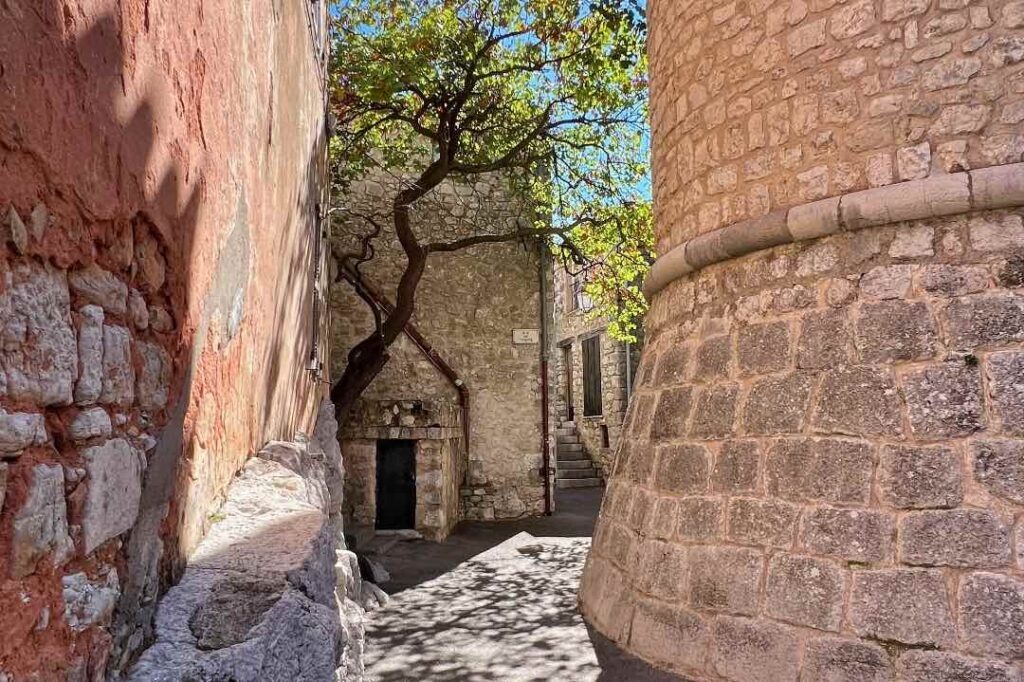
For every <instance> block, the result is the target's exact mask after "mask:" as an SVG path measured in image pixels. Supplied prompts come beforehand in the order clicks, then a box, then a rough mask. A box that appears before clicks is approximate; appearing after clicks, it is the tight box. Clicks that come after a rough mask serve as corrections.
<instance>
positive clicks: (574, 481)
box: [555, 478, 601, 488]
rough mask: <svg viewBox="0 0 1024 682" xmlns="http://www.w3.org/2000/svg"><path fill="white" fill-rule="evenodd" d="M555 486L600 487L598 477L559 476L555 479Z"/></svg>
mask: <svg viewBox="0 0 1024 682" xmlns="http://www.w3.org/2000/svg"><path fill="white" fill-rule="evenodd" d="M555 487H556V488H600V487H601V479H600V478H560V479H558V480H557V481H555Z"/></svg>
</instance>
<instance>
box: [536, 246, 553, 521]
mask: <svg viewBox="0 0 1024 682" xmlns="http://www.w3.org/2000/svg"><path fill="white" fill-rule="evenodd" d="M545 254H546V247H545V244H544V240H543V239H538V240H537V255H538V258H537V275H538V279H539V281H540V305H539V306H538V310H539V312H540V424H541V426H540V431H541V433H540V447H541V462H542V463H541V469H540V471H541V478H542V479H543V481H544V515H545V516H551V449H550V445H551V439H550V436H549V431H550V430H551V425H550V423H549V422H548V410H549V409H550V408H549V406H548V405H549V397H548V390H549V386H548V286H547V284H548V283H547V273H546V272H545V264H546V262H547V259H546V258H545Z"/></svg>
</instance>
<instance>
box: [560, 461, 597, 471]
mask: <svg viewBox="0 0 1024 682" xmlns="http://www.w3.org/2000/svg"><path fill="white" fill-rule="evenodd" d="M558 468H559V470H562V469H590V468H592V463H591V461H590V460H589V459H560V460H558Z"/></svg>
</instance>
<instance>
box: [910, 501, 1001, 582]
mask: <svg viewBox="0 0 1024 682" xmlns="http://www.w3.org/2000/svg"><path fill="white" fill-rule="evenodd" d="M899 553H900V560H901V561H902V562H903V563H905V564H910V565H919V566H956V567H961V568H998V567H1000V566H1006V565H1008V564H1009V563H1010V531H1009V529H1008V528H1007V526H1006V524H1004V523H1003V521H1002V519H1000V518H999V516H997V515H996V514H995V513H993V512H991V511H983V510H976V509H948V510H941V511H920V512H913V513H911V514H908V515H906V516H904V517H903V519H901V521H900V530H899Z"/></svg>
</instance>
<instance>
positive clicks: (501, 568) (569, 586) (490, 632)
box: [365, 490, 679, 682]
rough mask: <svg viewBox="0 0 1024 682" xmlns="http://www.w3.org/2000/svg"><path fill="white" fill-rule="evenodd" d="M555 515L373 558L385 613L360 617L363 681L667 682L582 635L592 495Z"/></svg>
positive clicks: (569, 499) (571, 497)
mask: <svg viewBox="0 0 1024 682" xmlns="http://www.w3.org/2000/svg"><path fill="white" fill-rule="evenodd" d="M568 493H569V494H567V495H562V496H560V497H559V500H558V502H559V508H560V511H559V513H557V514H555V515H553V516H551V517H546V518H539V519H528V520H524V521H517V522H494V523H476V522H474V523H464V524H460V526H459V527H458V528H457V529H456V532H455V533H454V534H453V535H452V536H451V537H450V538H449V539H448V540H447V541H446V542H444V543H430V542H425V541H421V540H416V541H403V542H399V543H396V544H394V545H393V546H391V547H390V548H388V549H387V550H386V552H385V553H384V554H383V556H382V557H380V558H381V559H382V561H383V563H384V565H385V566H386V568H387V569H388V570H389V571H390V572H391V573H392V581H391V582H390V583H388V584H386V585H383V586H382V587H384V588H385V589H387V590H388V592H391V593H392V601H391V603H390V604H389V605H388V606H387V607H386V608H384V609H380V610H378V611H375V612H373V613H372V614H369V615H368V622H367V632H366V652H365V661H366V679H367V680H368V681H370V682H405V681H410V682H412V681H416V682H478V681H479V682H483V681H485V680H486V681H493V682H547V681H551V682H561V681H565V682H587V681H590V680H601V681H602V682H616V681H619V680H621V681H622V682H627V681H628V682H669V681H672V680H678V679H679V678H677V677H675V676H672V675H667V674H665V673H663V672H660V671H657V670H655V669H653V668H650V667H649V666H647V665H646V664H644V663H642V662H641V661H638V660H637V659H634V658H631V657H629V656H628V655H626V654H624V653H622V652H621V651H619V650H618V649H617V648H616V647H614V646H613V645H612V644H610V643H609V642H608V641H607V640H605V639H604V638H603V637H601V636H600V635H598V634H597V633H595V632H592V631H590V630H589V629H588V628H587V626H586V624H585V623H584V622H583V619H582V618H581V617H580V615H579V613H578V612H577V609H576V590H577V587H578V585H579V579H580V573H581V572H582V570H583V563H584V561H585V560H586V554H587V549H588V548H589V546H590V533H591V530H592V528H593V523H594V518H595V516H596V514H597V508H598V506H599V504H600V491H599V490H580V491H568Z"/></svg>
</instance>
